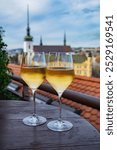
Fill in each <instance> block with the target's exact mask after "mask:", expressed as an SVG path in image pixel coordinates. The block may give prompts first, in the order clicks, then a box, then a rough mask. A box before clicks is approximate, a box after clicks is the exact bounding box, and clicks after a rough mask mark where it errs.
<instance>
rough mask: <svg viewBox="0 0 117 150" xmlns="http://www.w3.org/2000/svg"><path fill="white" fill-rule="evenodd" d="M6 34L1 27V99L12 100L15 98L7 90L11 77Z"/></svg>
mask: <svg viewBox="0 0 117 150" xmlns="http://www.w3.org/2000/svg"><path fill="white" fill-rule="evenodd" d="M4 32H5V31H4V30H3V28H2V27H0V99H12V98H14V96H13V95H12V93H9V92H8V91H7V90H6V87H7V85H8V83H9V82H10V80H11V76H10V72H9V69H8V68H7V65H8V63H9V59H8V53H7V51H6V47H7V45H6V44H5V43H4V41H3V36H4Z"/></svg>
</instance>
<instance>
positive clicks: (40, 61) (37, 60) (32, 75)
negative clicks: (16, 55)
mask: <svg viewBox="0 0 117 150" xmlns="http://www.w3.org/2000/svg"><path fill="white" fill-rule="evenodd" d="M45 68H46V61H45V54H44V52H27V53H23V55H22V61H21V72H20V76H21V78H22V79H23V80H24V81H25V82H26V84H27V85H28V86H29V87H30V88H31V90H32V95H33V106H34V108H33V109H34V110H33V114H32V115H30V116H28V117H25V118H24V119H23V123H24V124H26V125H29V126H37V125H41V124H44V123H45V122H46V118H45V117H42V116H38V115H37V114H36V102H35V96H34V93H35V90H36V89H37V88H38V86H40V85H41V84H42V82H43V81H44V79H45Z"/></svg>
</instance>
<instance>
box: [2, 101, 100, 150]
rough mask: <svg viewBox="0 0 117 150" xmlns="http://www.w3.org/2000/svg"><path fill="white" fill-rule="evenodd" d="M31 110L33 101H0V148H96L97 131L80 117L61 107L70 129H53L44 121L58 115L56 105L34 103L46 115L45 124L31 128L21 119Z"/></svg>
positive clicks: (40, 149) (16, 149)
mask: <svg viewBox="0 0 117 150" xmlns="http://www.w3.org/2000/svg"><path fill="white" fill-rule="evenodd" d="M32 112H33V104H32V102H25V101H11V100H8V101H1V100H0V150H99V149H100V136H99V133H98V131H97V130H96V129H95V128H94V127H93V126H92V125H91V124H90V123H89V122H88V121H86V120H85V119H83V118H82V117H81V116H79V115H77V114H75V113H73V112H70V111H67V110H63V112H62V116H63V118H64V119H65V120H68V121H70V122H72V123H73V128H72V129H71V130H69V131H65V132H54V131H51V130H49V129H48V128H47V123H48V122H49V121H51V120H54V119H57V118H58V108H57V107H55V106H50V105H46V104H38V103H37V113H38V114H39V115H42V116H44V117H46V118H47V123H45V124H43V125H41V126H36V127H30V126H26V125H24V124H23V122H22V119H23V118H24V117H26V116H28V115H29V114H31V113H32Z"/></svg>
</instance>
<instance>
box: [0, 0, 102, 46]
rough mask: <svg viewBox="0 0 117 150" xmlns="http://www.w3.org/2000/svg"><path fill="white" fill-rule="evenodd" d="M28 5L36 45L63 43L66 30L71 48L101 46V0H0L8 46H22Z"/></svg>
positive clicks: (0, 15)
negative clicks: (41, 42) (41, 41)
mask: <svg viewBox="0 0 117 150" xmlns="http://www.w3.org/2000/svg"><path fill="white" fill-rule="evenodd" d="M27 4H29V10H30V28H31V35H32V36H33V44H34V45H38V44H39V43H40V37H41V36H42V39H43V45H63V37H64V32H66V37H67V45H70V46H71V47H99V46H100V2H99V0H0V26H2V27H3V29H4V30H5V36H4V41H5V43H6V44H7V45H8V47H7V49H13V48H23V42H24V41H23V40H24V36H25V35H26V26H27Z"/></svg>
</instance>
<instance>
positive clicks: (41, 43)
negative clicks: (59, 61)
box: [40, 36, 43, 46]
mask: <svg viewBox="0 0 117 150" xmlns="http://www.w3.org/2000/svg"><path fill="white" fill-rule="evenodd" d="M42 45H43V41H42V36H41V37H40V46H42Z"/></svg>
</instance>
